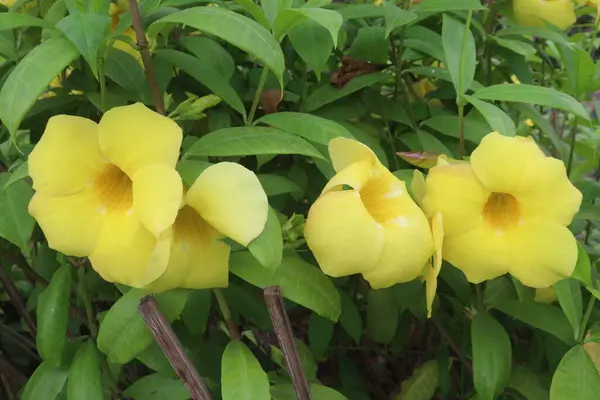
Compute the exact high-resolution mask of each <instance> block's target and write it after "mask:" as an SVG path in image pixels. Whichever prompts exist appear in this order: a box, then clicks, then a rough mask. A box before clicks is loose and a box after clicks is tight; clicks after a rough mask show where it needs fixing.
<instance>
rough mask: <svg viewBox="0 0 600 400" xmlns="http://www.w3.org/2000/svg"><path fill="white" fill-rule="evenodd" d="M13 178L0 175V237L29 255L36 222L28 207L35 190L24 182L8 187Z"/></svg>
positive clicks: (4, 174) (6, 174) (10, 175)
mask: <svg viewBox="0 0 600 400" xmlns="http://www.w3.org/2000/svg"><path fill="white" fill-rule="evenodd" d="M13 176H14V174H9V173H0V210H2V212H1V213H0V237H2V238H4V239H6V240H8V241H9V242H11V243H13V244H14V245H16V246H18V247H19V248H20V249H21V251H22V252H23V253H24V254H26V255H29V238H30V237H31V234H32V232H33V227H34V226H35V220H34V219H33V217H32V216H31V215H30V214H29V212H28V211H27V207H28V205H29V201H30V200H31V197H32V196H33V190H32V189H31V186H29V184H27V183H26V182H25V181H23V180H19V181H16V182H14V183H13V184H10V185H8V184H9V182H10V181H11V179H12V177H13ZM7 185H8V186H7Z"/></svg>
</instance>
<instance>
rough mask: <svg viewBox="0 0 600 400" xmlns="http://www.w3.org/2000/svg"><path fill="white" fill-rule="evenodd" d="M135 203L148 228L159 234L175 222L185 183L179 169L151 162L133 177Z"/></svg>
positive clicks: (155, 234)
mask: <svg viewBox="0 0 600 400" xmlns="http://www.w3.org/2000/svg"><path fill="white" fill-rule="evenodd" d="M132 182H133V207H134V208H135V211H136V214H137V215H138V217H139V218H140V221H141V222H142V224H144V226H145V227H146V229H148V230H149V231H150V232H152V234H153V235H154V236H156V237H158V236H159V235H160V234H161V233H162V232H163V231H165V230H166V229H167V228H168V227H170V226H171V225H173V223H174V222H175V217H176V216H177V212H178V211H179V206H180V205H181V202H182V199H183V184H182V182H181V178H180V177H179V174H178V173H177V171H175V169H173V168H169V167H167V166H165V165H162V164H154V165H149V166H147V167H144V168H141V169H140V170H138V171H137V172H136V173H135V174H134V175H133V177H132Z"/></svg>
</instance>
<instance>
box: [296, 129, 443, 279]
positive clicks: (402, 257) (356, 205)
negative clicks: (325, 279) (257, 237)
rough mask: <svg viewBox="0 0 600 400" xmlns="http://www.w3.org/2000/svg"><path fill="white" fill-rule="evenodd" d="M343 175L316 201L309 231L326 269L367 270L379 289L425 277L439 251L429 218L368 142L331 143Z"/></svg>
mask: <svg viewBox="0 0 600 400" xmlns="http://www.w3.org/2000/svg"><path fill="white" fill-rule="evenodd" d="M329 155H330V157H331V160H332V163H333V167H334V169H335V171H336V172H337V174H336V175H335V176H334V177H333V178H332V179H331V180H330V181H329V183H327V185H326V186H325V188H324V189H323V191H322V193H321V196H320V197H319V198H318V199H317V201H316V202H315V203H314V204H313V205H312V207H311V209H310V211H309V213H308V218H307V221H306V225H305V229H304V236H305V238H306V242H307V244H308V246H309V247H310V249H311V250H312V252H313V254H314V255H315V258H316V259H317V262H318V263H319V266H320V267H321V269H322V270H323V271H324V272H325V273H326V274H327V275H330V276H333V277H340V276H344V275H351V274H356V273H362V274H363V276H364V277H365V279H366V280H367V281H369V283H370V284H371V286H372V287H373V288H375V289H379V288H385V287H389V286H392V285H394V284H396V283H399V282H407V281H410V280H413V279H415V278H417V277H418V276H419V274H420V273H421V272H422V271H423V267H424V265H425V263H426V261H427V260H428V259H429V258H430V257H431V255H432V253H433V239H432V236H431V231H430V228H429V224H428V222H427V218H426V217H425V215H424V214H423V212H422V211H421V209H420V208H419V207H418V206H417V205H416V204H415V202H414V201H413V200H412V199H411V198H410V196H409V195H408V193H407V191H406V186H405V184H404V182H403V181H401V180H399V179H397V178H396V177H395V176H394V175H393V174H392V173H391V172H390V171H388V170H387V169H386V168H385V167H384V166H383V165H382V164H381V163H380V162H379V160H378V159H377V157H376V156H375V154H374V153H373V152H372V151H371V150H370V149H369V148H368V147H367V146H365V145H363V144H361V143H359V142H357V141H354V140H350V139H345V138H336V139H333V140H331V141H330V142H329Z"/></svg>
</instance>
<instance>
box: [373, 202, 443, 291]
mask: <svg viewBox="0 0 600 400" xmlns="http://www.w3.org/2000/svg"><path fill="white" fill-rule="evenodd" d="M382 227H383V236H384V245H383V251H382V253H381V257H380V259H379V261H378V262H377V267H376V268H375V269H374V270H373V271H369V272H366V273H363V276H364V278H365V279H366V280H367V281H368V282H369V284H370V285H371V287H372V288H373V289H383V288H387V287H390V286H392V285H395V284H396V283H401V282H408V281H412V280H413V279H415V278H417V277H418V276H419V274H420V273H421V272H422V271H423V265H425V263H426V262H427V260H428V259H429V258H430V257H431V254H432V253H433V238H432V236H431V229H430V228H429V223H428V222H427V218H425V215H424V214H423V212H422V211H421V210H420V209H419V208H418V207H417V206H416V204H414V203H413V204H412V207H404V215H403V216H402V217H401V218H399V219H398V222H389V223H384V224H382Z"/></svg>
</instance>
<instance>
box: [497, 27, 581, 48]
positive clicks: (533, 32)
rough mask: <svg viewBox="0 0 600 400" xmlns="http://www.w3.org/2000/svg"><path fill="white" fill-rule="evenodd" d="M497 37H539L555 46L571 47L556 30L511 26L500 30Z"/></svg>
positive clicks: (563, 35) (567, 40)
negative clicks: (555, 44) (553, 43)
mask: <svg viewBox="0 0 600 400" xmlns="http://www.w3.org/2000/svg"><path fill="white" fill-rule="evenodd" d="M496 35H497V36H499V37H512V36H514V37H516V38H519V39H520V38H522V37H523V36H530V37H539V38H544V39H547V40H550V41H551V42H555V43H557V44H563V45H567V46H569V45H571V42H569V39H568V38H567V36H566V35H565V34H564V33H563V32H557V31H556V30H550V29H544V28H538V27H534V26H512V27H510V28H507V29H502V30H500V31H499V32H498V33H497V34H496Z"/></svg>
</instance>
